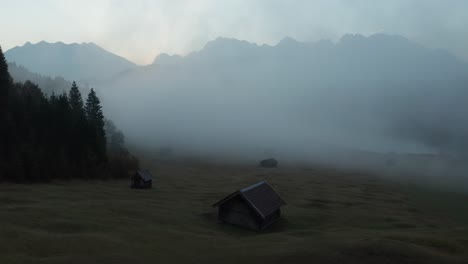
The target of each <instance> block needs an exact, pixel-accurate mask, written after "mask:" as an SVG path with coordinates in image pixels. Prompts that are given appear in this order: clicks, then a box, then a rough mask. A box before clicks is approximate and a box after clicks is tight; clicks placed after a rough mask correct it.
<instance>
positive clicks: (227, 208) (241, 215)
mask: <svg viewBox="0 0 468 264" xmlns="http://www.w3.org/2000/svg"><path fill="white" fill-rule="evenodd" d="M283 205H286V202H285V201H284V200H283V199H282V198H281V197H280V196H279V195H278V193H276V192H275V190H273V188H272V187H271V186H270V185H269V184H268V183H267V182H266V181H261V182H259V183H256V184H254V185H252V186H249V187H247V188H244V189H241V190H239V191H236V192H234V193H232V194H231V195H229V196H227V197H226V198H224V199H222V200H220V201H219V202H217V203H215V204H214V205H213V206H214V207H218V208H219V211H218V219H219V220H220V221H221V222H223V223H229V224H233V225H237V226H241V227H245V228H249V229H253V230H256V231H260V230H264V229H265V228H267V227H269V226H270V225H271V224H273V223H274V222H275V221H276V220H277V219H278V218H279V217H280V214H281V210H280V208H281V206H283Z"/></svg>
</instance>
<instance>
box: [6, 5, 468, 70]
mask: <svg viewBox="0 0 468 264" xmlns="http://www.w3.org/2000/svg"><path fill="white" fill-rule="evenodd" d="M0 6H1V8H2V12H1V13H2V15H1V16H0V25H1V31H0V32H1V38H0V45H2V48H3V49H4V50H7V49H9V48H12V47H14V46H17V45H23V44H24V43H25V42H26V41H30V42H32V43H36V42H39V41H41V40H46V41H49V42H56V41H63V42H65V43H72V42H94V43H96V44H98V45H100V46H101V47H103V48H105V49H107V50H109V51H111V52H114V53H116V54H118V55H121V56H123V57H125V58H128V59H130V60H132V61H134V62H136V63H139V64H148V63H151V62H152V61H153V59H154V57H155V56H156V55H157V54H159V53H162V52H166V53H170V54H182V55H183V54H186V53H188V52H190V51H193V50H198V49H200V48H202V47H203V45H204V44H205V43H206V42H207V41H209V40H212V39H215V38H216V37H218V36H224V37H233V38H238V39H244V40H249V41H252V42H256V43H259V44H262V43H268V44H275V43H277V42H278V41H279V40H280V39H282V38H283V37H285V36H290V37H293V38H296V39H298V40H301V41H316V40H319V39H321V38H329V39H332V40H337V39H339V37H341V36H342V35H343V34H346V33H360V34H364V35H369V34H372V33H376V32H385V33H389V34H400V35H403V36H405V37H407V38H409V39H411V40H414V41H416V42H419V43H422V44H424V45H426V46H429V47H433V48H443V49H447V50H449V51H451V52H452V53H454V54H456V55H458V56H460V57H462V58H464V59H465V60H468V28H467V25H468V1H466V0H389V1H376V0H79V1H78V0H73V1H72V0H40V1H39V0H0Z"/></svg>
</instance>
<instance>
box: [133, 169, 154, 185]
mask: <svg viewBox="0 0 468 264" xmlns="http://www.w3.org/2000/svg"><path fill="white" fill-rule="evenodd" d="M131 180H132V185H131V187H132V188H135V189H147V188H151V187H152V185H153V175H151V173H150V172H149V171H148V170H138V171H137V172H136V173H135V174H134V175H133V176H132V179H131Z"/></svg>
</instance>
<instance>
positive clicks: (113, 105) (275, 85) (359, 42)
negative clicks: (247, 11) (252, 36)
mask: <svg viewBox="0 0 468 264" xmlns="http://www.w3.org/2000/svg"><path fill="white" fill-rule="evenodd" d="M466 73H468V64H467V63H465V62H464V61H462V60H460V59H458V58H456V57H455V56H453V55H451V54H450V53H448V52H445V51H440V50H434V49H429V48H426V47H424V46H422V45H419V44H415V43H414V42H411V41H410V40H408V39H406V38H403V37H400V36H393V35H386V34H376V35H372V36H369V37H364V36H362V35H345V36H343V37H342V38H341V39H340V40H339V41H338V42H336V43H333V42H331V41H327V40H322V41H319V42H311V43H305V42H298V41H296V40H294V39H292V38H284V39H283V40H282V41H280V42H279V43H278V44H276V45H274V46H268V45H257V44H254V43H250V42H247V41H239V40H235V39H228V38H217V39H216V40H213V41H210V42H208V43H207V44H206V46H205V47H204V48H203V49H201V50H200V51H196V52H193V53H191V54H189V55H187V56H184V57H181V56H177V55H175V56H169V55H166V54H162V55H159V56H158V57H157V58H156V59H155V61H154V63H153V64H151V65H148V66H141V67H138V68H135V69H132V70H129V71H126V72H123V73H120V74H117V75H116V76H115V78H112V79H109V80H108V81H106V82H102V83H100V84H98V85H97V86H96V87H98V88H99V91H100V92H101V93H102V95H103V98H105V100H104V105H105V109H106V111H107V112H108V113H109V115H111V116H112V118H113V119H114V120H115V122H117V123H118V124H119V126H121V127H122V128H123V129H124V131H125V133H126V135H127V137H128V139H129V140H130V141H131V142H133V143H135V144H137V145H139V146H146V147H154V148H158V147H165V146H166V147H167V146H171V147H173V148H174V149H178V150H179V151H182V152H188V153H192V154H200V155H208V156H211V157H218V158H219V157H223V156H224V157H226V158H234V157H236V158H240V159H259V158H263V157H266V156H275V157H279V158H282V159H284V160H296V161H310V162H312V161H329V162H330V161H333V160H330V159H337V160H338V161H339V162H346V163H353V162H354V163H359V162H361V161H362V159H363V157H364V156H366V155H368V154H369V153H370V152H377V153H381V154H386V153H399V154H407V153H413V154H415V153H417V154H437V155H439V154H441V155H445V156H446V157H447V158H457V159H458V158H460V157H461V156H463V155H465V154H464V152H465V150H466V148H465V146H466V143H467V137H466V136H465V135H468V134H467V133H465V132H467V131H468V126H467V124H468V117H467V116H466V115H464V114H463V113H464V112H466V109H467V105H466V103H465V102H466V99H465V98H467V90H466V87H467V85H468V77H467V76H468V75H467V74H466ZM122 106H125V107H122ZM359 153H362V155H363V157H360V154H359ZM353 158H354V159H355V160H353ZM379 162H381V161H379Z"/></svg>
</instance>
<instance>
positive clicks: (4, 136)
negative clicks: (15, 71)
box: [0, 47, 13, 180]
mask: <svg viewBox="0 0 468 264" xmlns="http://www.w3.org/2000/svg"><path fill="white" fill-rule="evenodd" d="M11 85H12V79H11V76H10V73H9V72H8V64H7V62H6V60H5V56H4V55H3V51H2V48H1V47H0V174H1V175H0V180H1V179H2V175H4V174H5V171H3V169H2V168H4V167H5V166H3V163H5V164H6V163H8V161H7V160H6V159H8V158H9V156H10V150H11V149H12V148H13V143H12V142H11V141H10V140H9V137H10V135H11V134H13V131H12V130H11V129H12V126H13V124H12V122H11V120H10V118H9V115H10V113H9V99H8V95H9V91H10V89H11Z"/></svg>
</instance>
